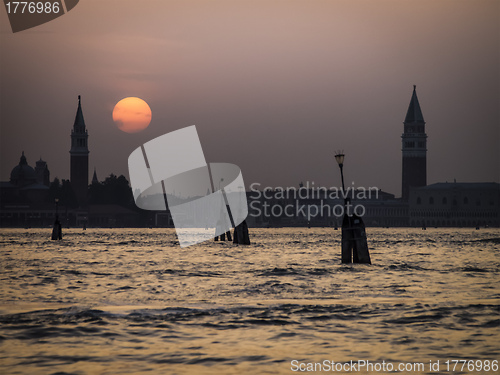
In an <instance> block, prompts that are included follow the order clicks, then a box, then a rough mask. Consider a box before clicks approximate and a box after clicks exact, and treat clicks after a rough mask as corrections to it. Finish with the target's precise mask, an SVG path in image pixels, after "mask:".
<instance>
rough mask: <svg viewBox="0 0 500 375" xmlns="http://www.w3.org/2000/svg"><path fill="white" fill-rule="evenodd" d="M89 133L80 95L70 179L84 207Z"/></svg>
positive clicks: (72, 143)
mask: <svg viewBox="0 0 500 375" xmlns="http://www.w3.org/2000/svg"><path fill="white" fill-rule="evenodd" d="M88 137H89V135H88V133H87V129H86V128H85V121H84V119H83V112H82V105H81V97H80V95H78V109H77V111H76V117H75V123H74V124H73V130H72V131H71V150H70V151H69V153H70V155H71V166H70V181H71V186H72V187H73V190H74V192H75V194H76V198H77V200H78V204H79V205H80V206H81V207H83V206H85V205H86V204H87V196H88V185H89V147H88Z"/></svg>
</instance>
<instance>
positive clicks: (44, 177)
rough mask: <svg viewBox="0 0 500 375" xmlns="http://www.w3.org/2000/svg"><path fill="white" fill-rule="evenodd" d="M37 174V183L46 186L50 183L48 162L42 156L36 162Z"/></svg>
mask: <svg viewBox="0 0 500 375" xmlns="http://www.w3.org/2000/svg"><path fill="white" fill-rule="evenodd" d="M35 174H36V182H37V183H39V184H41V185H45V186H49V185H50V172H49V168H47V163H46V162H45V161H43V160H42V158H40V160H38V161H37V162H36V167H35Z"/></svg>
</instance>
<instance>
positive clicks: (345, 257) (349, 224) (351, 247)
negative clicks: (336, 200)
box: [335, 151, 371, 264]
mask: <svg viewBox="0 0 500 375" xmlns="http://www.w3.org/2000/svg"><path fill="white" fill-rule="evenodd" d="M344 157H345V155H344V153H343V152H342V151H338V152H337V154H336V155H335V160H336V161H337V164H338V165H339V168H340V177H341V179H342V193H343V196H344V218H343V219H342V247H341V260H342V263H368V264H371V260H370V253H369V252H368V244H367V241H366V232H365V225H364V223H363V220H362V218H361V217H359V216H357V215H356V214H355V213H353V214H350V213H349V212H348V210H349V207H348V206H349V204H348V202H349V199H348V198H347V194H346V191H345V184H344Z"/></svg>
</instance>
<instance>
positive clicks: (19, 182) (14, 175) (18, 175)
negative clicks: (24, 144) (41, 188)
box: [10, 151, 37, 187]
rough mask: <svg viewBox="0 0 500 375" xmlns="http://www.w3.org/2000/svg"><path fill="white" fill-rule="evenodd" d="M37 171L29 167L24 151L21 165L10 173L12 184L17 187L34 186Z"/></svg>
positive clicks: (20, 161) (20, 160)
mask: <svg viewBox="0 0 500 375" xmlns="http://www.w3.org/2000/svg"><path fill="white" fill-rule="evenodd" d="M36 177H37V176H36V173H35V170H34V169H33V168H32V167H30V166H29V165H28V161H27V160H26V156H24V151H23V153H22V155H21V158H20V159H19V164H18V165H17V166H15V167H14V168H13V169H12V171H11V172H10V183H11V184H12V185H14V186H17V187H23V186H26V185H31V184H34V183H35V182H36V180H37V178H36Z"/></svg>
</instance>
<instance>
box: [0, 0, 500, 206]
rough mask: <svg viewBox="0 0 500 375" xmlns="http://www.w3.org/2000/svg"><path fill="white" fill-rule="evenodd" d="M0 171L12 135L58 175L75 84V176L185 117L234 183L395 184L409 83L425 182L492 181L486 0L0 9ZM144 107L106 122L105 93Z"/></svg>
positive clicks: (492, 3)
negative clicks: (14, 16) (41, 18)
mask: <svg viewBox="0 0 500 375" xmlns="http://www.w3.org/2000/svg"><path fill="white" fill-rule="evenodd" d="M0 23H1V25H0V47H1V53H0V181H8V180H9V176H10V171H11V169H12V168H13V167H14V166H16V165H17V164H18V163H19V158H20V156H21V152H22V151H24V152H25V155H26V157H27V160H28V163H29V164H30V165H31V166H32V167H34V166H35V162H36V161H37V160H38V159H39V158H40V157H41V158H42V159H44V160H45V161H46V162H47V164H48V167H49V170H50V173H51V175H50V176H51V179H53V178H55V177H58V178H59V179H68V178H69V160H70V159H69V149H70V132H71V129H72V126H73V122H74V119H75V114H76V109H77V106H78V95H81V96H82V108H83V115H84V118H85V123H86V126H87V130H88V133H89V149H90V159H89V167H90V168H89V175H90V176H89V181H90V178H91V176H92V173H93V170H94V167H95V168H96V170H97V174H98V177H99V179H101V180H102V179H104V178H105V177H106V176H108V175H109V174H110V173H114V174H116V175H120V174H123V175H125V176H126V177H127V178H128V176H129V175H128V166H127V160H128V156H129V155H130V153H131V152H132V151H133V150H135V149H136V148H137V147H139V146H140V145H142V144H143V143H145V142H147V141H149V140H151V139H153V138H155V137H158V136H160V135H163V134H165V133H168V132H171V131H174V130H177V129H181V128H184V127H187V126H190V125H196V126H197V130H198V134H199V136H200V140H201V143H202V146H203V150H204V153H205V158H206V160H207V162H227V163H233V164H236V165H238V166H239V167H240V168H241V170H242V173H243V179H244V180H245V183H246V185H247V188H248V186H249V185H250V184H252V183H260V184H261V186H262V187H265V186H282V187H292V186H295V187H297V186H298V184H299V183H300V182H301V181H302V182H304V183H306V182H307V181H309V182H310V183H312V182H314V184H315V185H316V186H327V187H328V186H339V184H340V174H339V171H338V167H337V164H336V162H335V159H334V154H335V151H336V150H338V149H342V150H344V153H345V154H346V157H345V162H344V171H345V177H346V184H349V185H350V184H351V182H353V181H354V184H355V185H356V186H364V187H373V186H376V187H379V188H381V189H383V190H385V191H388V192H391V193H393V194H395V195H396V196H400V195H401V168H402V167H401V165H402V163H401V134H402V132H403V120H404V118H405V114H406V111H407V108H408V104H409V102H410V98H411V94H412V91H413V85H416V86H417V95H418V98H419V102H420V105H421V108H422V112H423V116H424V119H425V121H426V123H427V124H426V132H427V135H428V141H427V148H428V153H427V183H428V184H431V183H435V182H445V181H450V182H451V181H453V180H454V179H456V180H457V181H460V182H493V181H494V182H500V147H499V146H500V2H499V1H496V0H488V1H486V0H473V1H472V0H470V1H469V0H461V1H455V0H406V1H401V0H380V1H373V0H369V1H366V0H365V1H362V0H325V1H319V0H311V1H305V0H303V1H294V0H281V1H275V0H265V1H258V0H257V1H255V0H252V1H246V0H227V1H190V0H182V1H159V0H143V1H140V2H139V1H133V0H120V1H118V0H106V1H104V0H85V1H80V2H79V4H78V5H77V6H76V7H75V8H74V9H72V10H71V11H70V12H68V13H67V14H65V15H64V16H62V17H59V18H57V19H55V20H53V21H51V22H48V23H46V24H43V25H40V26H38V27H35V28H32V29H29V30H25V31H21V32H18V33H12V31H11V29H10V26H9V24H8V19H7V15H6V11H5V8H3V9H2V11H1V15H0ZM129 96H135V97H139V98H141V99H143V100H145V101H146V102H147V103H148V105H149V107H150V108H151V111H152V120H151V123H150V125H149V127H148V128H146V129H145V130H144V131H142V132H139V133H131V134H129V133H125V132H122V131H120V130H119V129H118V128H117V126H116V125H115V124H114V122H113V120H112V111H113V107H114V105H115V104H116V103H117V102H118V101H120V100H121V99H123V98H125V97H129Z"/></svg>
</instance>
